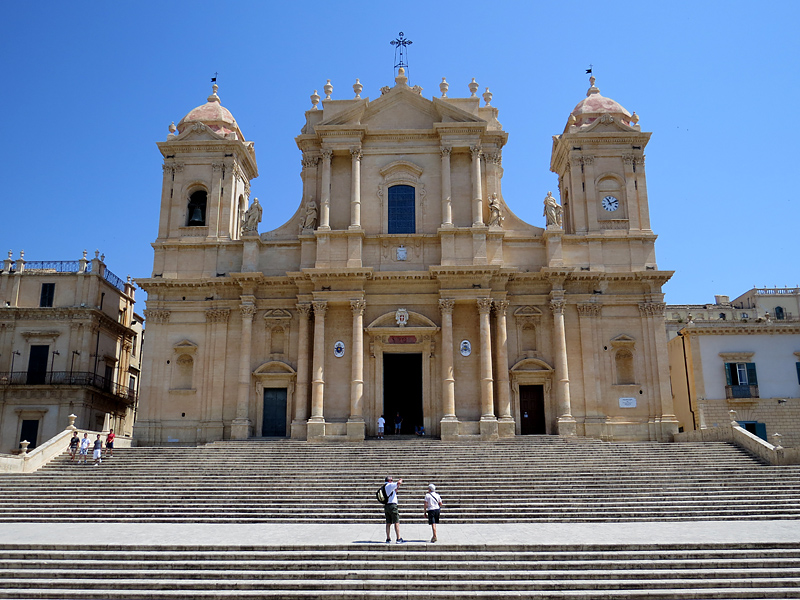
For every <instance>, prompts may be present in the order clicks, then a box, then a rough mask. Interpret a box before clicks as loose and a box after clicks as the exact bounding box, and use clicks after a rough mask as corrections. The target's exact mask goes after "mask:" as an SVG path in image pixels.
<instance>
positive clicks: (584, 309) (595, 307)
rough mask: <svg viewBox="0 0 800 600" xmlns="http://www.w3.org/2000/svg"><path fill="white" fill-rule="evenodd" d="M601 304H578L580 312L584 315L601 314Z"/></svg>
mask: <svg viewBox="0 0 800 600" xmlns="http://www.w3.org/2000/svg"><path fill="white" fill-rule="evenodd" d="M600 308H601V305H600V304H595V303H587V304H578V314H579V315H580V316H582V317H596V316H598V315H599V314H600Z"/></svg>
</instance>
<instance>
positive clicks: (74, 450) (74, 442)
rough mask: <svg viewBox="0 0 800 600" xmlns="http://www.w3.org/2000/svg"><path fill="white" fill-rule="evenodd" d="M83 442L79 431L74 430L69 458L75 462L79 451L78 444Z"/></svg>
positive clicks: (70, 441) (70, 442)
mask: <svg viewBox="0 0 800 600" xmlns="http://www.w3.org/2000/svg"><path fill="white" fill-rule="evenodd" d="M80 443H81V438H79V437H78V432H77V431H73V432H72V437H71V438H70V440H69V460H70V462H75V454H76V453H77V452H78V446H79V445H80Z"/></svg>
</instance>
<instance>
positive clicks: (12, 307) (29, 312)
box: [0, 252, 142, 453]
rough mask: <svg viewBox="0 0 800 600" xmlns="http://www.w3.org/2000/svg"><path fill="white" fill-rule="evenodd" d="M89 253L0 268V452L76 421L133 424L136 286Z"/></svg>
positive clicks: (138, 327)
mask: <svg viewBox="0 0 800 600" xmlns="http://www.w3.org/2000/svg"><path fill="white" fill-rule="evenodd" d="M99 255H100V253H99V252H96V253H95V258H94V259H91V260H90V259H87V258H86V252H84V254H83V257H82V258H81V259H79V260H75V261H26V260H25V258H24V253H22V252H21V253H20V257H19V258H18V259H16V260H14V259H12V254H11V252H9V254H8V258H6V259H5V260H4V261H3V266H2V271H0V386H1V387H2V389H0V394H2V396H0V452H4V453H8V452H13V451H15V450H17V449H18V448H19V442H20V441H22V440H26V441H28V442H30V445H29V446H28V448H29V449H33V448H35V447H36V446H37V445H38V444H41V443H42V442H45V441H47V440H48V439H50V438H51V437H52V436H53V435H55V434H56V433H58V432H60V431H63V430H64V429H65V428H66V427H67V425H68V424H69V419H68V417H69V415H71V414H74V415H76V416H77V419H76V421H75V425H76V426H78V427H80V428H82V429H92V430H97V431H101V430H104V429H108V428H109V427H113V428H114V429H115V431H116V432H117V433H118V434H124V435H125V434H126V435H131V434H132V432H133V419H134V410H135V405H136V397H137V389H138V385H139V382H138V378H139V359H140V357H141V338H142V318H141V317H138V316H137V315H135V313H134V310H133V306H134V302H135V299H134V286H133V284H132V283H131V281H130V278H128V281H123V280H121V279H120V278H119V277H117V276H116V275H114V274H113V273H112V272H111V271H110V270H108V268H107V267H106V265H105V263H104V257H101V256H99Z"/></svg>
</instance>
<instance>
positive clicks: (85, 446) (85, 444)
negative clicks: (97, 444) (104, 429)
mask: <svg viewBox="0 0 800 600" xmlns="http://www.w3.org/2000/svg"><path fill="white" fill-rule="evenodd" d="M91 445H92V441H91V440H90V439H89V434H88V433H84V434H83V439H82V440H81V450H80V459H81V461H80V462H81V464H83V465H85V464H86V457H87V456H88V455H89V446H91Z"/></svg>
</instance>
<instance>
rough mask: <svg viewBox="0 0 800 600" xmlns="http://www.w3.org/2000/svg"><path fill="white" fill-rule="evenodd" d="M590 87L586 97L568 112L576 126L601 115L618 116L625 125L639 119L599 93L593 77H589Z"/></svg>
mask: <svg viewBox="0 0 800 600" xmlns="http://www.w3.org/2000/svg"><path fill="white" fill-rule="evenodd" d="M589 82H590V83H591V87H590V88H589V90H588V91H587V92H586V98H584V99H583V100H581V101H580V102H578V104H577V106H575V108H574V109H572V112H571V113H570V123H571V124H572V125H575V126H577V127H581V126H583V125H589V124H590V123H593V122H594V120H595V119H597V118H598V117H600V116H602V115H611V116H614V117H618V118H619V119H620V120H621V121H622V122H623V123H625V125H633V124H635V123H636V122H637V121H638V120H639V119H638V117H634V116H632V115H631V113H629V112H628V111H627V110H625V108H624V107H623V106H622V105H621V104H620V103H619V102H617V101H616V100H612V99H611V98H606V97H605V96H603V95H601V94H600V90H599V89H598V88H597V87H595V85H594V82H595V78H594V77H590V78H589ZM573 118H574V119H575V120H574V121H573Z"/></svg>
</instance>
